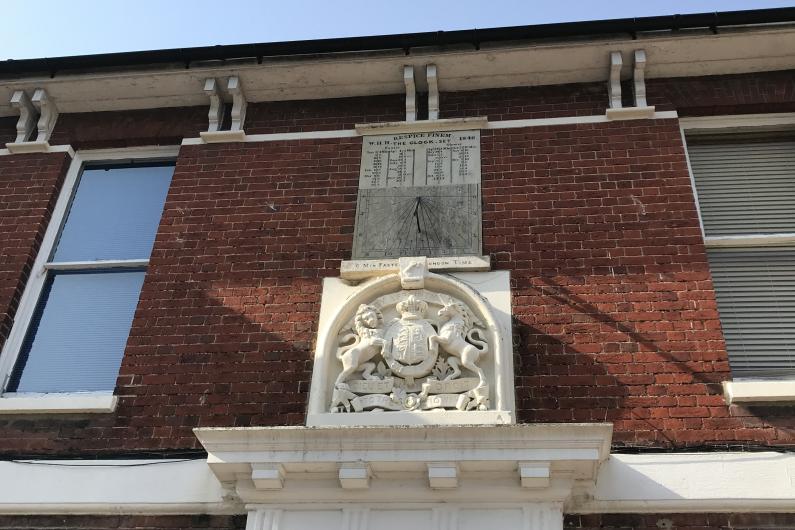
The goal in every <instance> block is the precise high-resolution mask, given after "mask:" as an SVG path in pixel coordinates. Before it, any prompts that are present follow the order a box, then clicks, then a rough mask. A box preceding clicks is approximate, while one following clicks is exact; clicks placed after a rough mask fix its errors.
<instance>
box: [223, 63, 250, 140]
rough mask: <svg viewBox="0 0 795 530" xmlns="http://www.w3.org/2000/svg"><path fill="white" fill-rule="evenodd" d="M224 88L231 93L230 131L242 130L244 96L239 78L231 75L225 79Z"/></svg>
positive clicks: (244, 107)
mask: <svg viewBox="0 0 795 530" xmlns="http://www.w3.org/2000/svg"><path fill="white" fill-rule="evenodd" d="M226 90H227V91H228V92H229V93H230V94H232V126H231V127H230V128H229V130H230V131H241V132H242V131H243V123H244V122H245V121H246V106H247V103H246V96H245V94H243V87H242V86H241V85H240V78H239V77H238V76H236V75H235V76H232V77H230V78H229V79H227V80H226Z"/></svg>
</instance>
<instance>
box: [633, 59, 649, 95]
mask: <svg viewBox="0 0 795 530" xmlns="http://www.w3.org/2000/svg"><path fill="white" fill-rule="evenodd" d="M645 70H646V52H645V51H644V50H635V69H634V71H633V72H632V75H633V81H634V83H633V85H632V86H633V87H634V90H633V92H634V95H635V106H636V107H646V106H648V105H647V103H646V78H645V76H646V73H645Z"/></svg>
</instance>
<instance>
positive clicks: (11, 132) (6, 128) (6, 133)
mask: <svg viewBox="0 0 795 530" xmlns="http://www.w3.org/2000/svg"><path fill="white" fill-rule="evenodd" d="M18 119H19V117H18V116H17V117H13V116H12V117H6V118H0V149H2V148H4V147H5V146H6V145H5V144H6V143H7V142H13V141H14V140H16V138H17V121H18Z"/></svg>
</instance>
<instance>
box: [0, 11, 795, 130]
mask: <svg viewBox="0 0 795 530" xmlns="http://www.w3.org/2000/svg"><path fill="white" fill-rule="evenodd" d="M640 48H642V49H643V50H645V52H646V58H647V66H646V68H645V70H644V72H645V78H646V79H651V78H664V77H681V76H702V75H720V74H738V73H747V72H761V71H770V70H786V69H795V29H793V28H791V27H789V26H777V27H772V28H770V27H768V28H764V29H762V28H753V29H749V28H733V29H732V28H722V29H721V33H720V34H718V35H713V34H712V33H711V32H709V31H707V30H704V31H687V32H686V31H682V32H680V34H679V35H677V36H672V35H671V34H669V33H665V34H659V35H656V34H639V35H638V38H637V39H635V40H632V39H629V38H599V39H583V40H577V41H569V42H561V41H543V42H536V43H527V44H508V45H505V44H500V45H487V44H484V45H483V46H482V47H481V48H480V49H479V50H472V49H470V48H467V49H462V48H454V49H447V50H444V49H439V48H420V49H412V52H411V55H410V56H406V55H405V54H404V53H403V52H402V51H399V50H395V51H394V52H357V53H340V54H329V55H312V56H301V57H295V58H277V59H268V58H265V59H264V60H263V62H262V64H257V63H256V61H255V60H253V59H252V60H251V61H241V62H239V63H236V64H230V63H229V62H227V63H224V64H218V65H213V64H207V63H205V64H200V65H198V66H192V67H191V68H189V69H185V68H174V67H162V68H157V69H148V70H147V69H138V70H135V71H121V72H100V73H82V74H64V75H60V76H56V77H54V78H50V77H46V76H41V77H29V78H21V79H14V80H3V81H0V116H9V115H15V114H17V112H15V109H12V107H11V106H10V99H11V95H12V93H13V92H14V91H16V90H32V89H34V88H39V87H40V88H44V89H46V90H47V93H48V94H49V95H50V97H52V98H53V99H54V100H55V101H57V102H58V109H59V111H60V112H61V113H73V112H92V111H107V110H123V109H144V108H157V107H176V106H205V105H207V95H206V94H205V93H204V91H203V87H204V83H205V81H206V79H207V78H210V77H215V78H222V77H229V76H239V77H240V81H241V88H242V90H243V92H244V93H245V94H246V99H247V101H248V102H249V103H255V102H260V101H278V100H299V99H324V98H340V97H351V96H371V95H383V94H402V93H404V91H405V86H404V79H403V71H404V67H405V66H414V67H415V68H416V71H421V69H422V68H425V65H428V64H433V65H435V66H436V67H437V68H438V71H439V76H438V90H439V91H440V92H450V91H466V90H478V89H485V88H499V87H511V86H529V85H550V84H561V83H583V82H606V81H607V77H608V70H609V69H608V68H607V64H606V62H605V57H607V56H608V54H609V53H610V52H611V51H618V52H622V53H624V54H625V55H626V56H627V57H629V56H630V55H631V54H632V53H634V51H635V50H637V49H640ZM632 69H633V64H632V62H631V61H624V65H623V66H622V70H621V77H622V79H629V78H630V77H631V75H632ZM425 83H426V81H425V79H424V78H423V76H419V77H418V79H417V90H420V91H424V90H426V89H427V87H426V86H425Z"/></svg>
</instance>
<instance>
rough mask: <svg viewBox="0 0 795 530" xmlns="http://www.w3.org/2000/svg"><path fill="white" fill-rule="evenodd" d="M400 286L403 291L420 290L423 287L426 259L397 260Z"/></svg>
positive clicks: (426, 267)
mask: <svg viewBox="0 0 795 530" xmlns="http://www.w3.org/2000/svg"><path fill="white" fill-rule="evenodd" d="M398 267H399V268H400V285H401V287H403V288H404V289H422V288H423V287H425V274H427V272H428V258H426V257H425V256H422V257H417V258H399V259H398Z"/></svg>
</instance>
